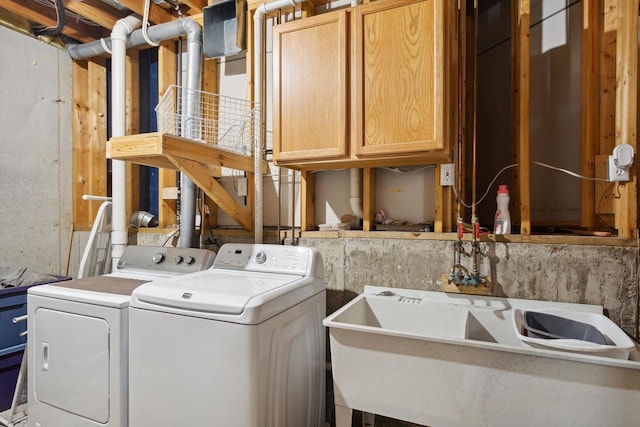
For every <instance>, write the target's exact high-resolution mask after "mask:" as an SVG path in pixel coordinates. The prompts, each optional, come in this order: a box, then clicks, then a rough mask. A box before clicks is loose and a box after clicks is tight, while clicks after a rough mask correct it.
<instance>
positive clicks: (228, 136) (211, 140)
mask: <svg viewBox="0 0 640 427" xmlns="http://www.w3.org/2000/svg"><path fill="white" fill-rule="evenodd" d="M155 111H156V115H157V118H158V132H163V133H169V134H173V135H177V136H184V137H186V138H189V139H192V140H195V141H199V142H202V143H205V144H208V145H214V146H217V147H219V148H224V149H227V150H230V151H234V152H236V153H240V154H246V155H251V154H252V147H253V141H254V140H255V138H257V137H258V131H259V129H258V125H259V117H260V114H259V110H258V104H257V103H255V102H252V101H246V100H244V99H237V98H231V97H228V96H222V95H218V94H215V93H210V92H203V91H200V90H193V89H187V88H186V87H183V86H177V85H170V86H169V87H168V88H167V91H166V92H165V94H164V95H163V96H162V98H161V99H160V102H158V106H157V107H156V109H155Z"/></svg>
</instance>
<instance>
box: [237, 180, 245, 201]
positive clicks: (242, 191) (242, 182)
mask: <svg viewBox="0 0 640 427" xmlns="http://www.w3.org/2000/svg"><path fill="white" fill-rule="evenodd" d="M238 197H247V178H238Z"/></svg>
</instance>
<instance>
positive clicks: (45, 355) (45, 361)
mask: <svg viewBox="0 0 640 427" xmlns="http://www.w3.org/2000/svg"><path fill="white" fill-rule="evenodd" d="M42 370H43V371H48V370H49V343H48V342H43V343H42Z"/></svg>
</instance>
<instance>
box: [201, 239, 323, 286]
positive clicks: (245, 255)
mask: <svg viewBox="0 0 640 427" xmlns="http://www.w3.org/2000/svg"><path fill="white" fill-rule="evenodd" d="M213 268H218V269H232V270H244V271H259V272H264V273H280V274H293V275H299V276H312V277H319V278H323V277H324V268H323V265H322V256H321V255H320V253H319V252H318V251H317V250H316V249H315V248H308V247H302V246H282V245H252V244H235V243H229V244H226V245H223V246H222V247H221V248H220V250H219V251H218V254H217V256H216V259H215V261H214V263H213Z"/></svg>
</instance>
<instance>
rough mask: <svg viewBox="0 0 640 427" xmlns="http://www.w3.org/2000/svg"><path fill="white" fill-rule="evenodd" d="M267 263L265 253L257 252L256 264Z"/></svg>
mask: <svg viewBox="0 0 640 427" xmlns="http://www.w3.org/2000/svg"><path fill="white" fill-rule="evenodd" d="M266 261H267V254H266V253H265V252H258V253H257V254H256V262H257V263H258V264H264V263H265V262H266Z"/></svg>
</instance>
